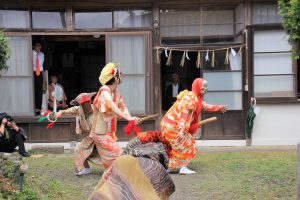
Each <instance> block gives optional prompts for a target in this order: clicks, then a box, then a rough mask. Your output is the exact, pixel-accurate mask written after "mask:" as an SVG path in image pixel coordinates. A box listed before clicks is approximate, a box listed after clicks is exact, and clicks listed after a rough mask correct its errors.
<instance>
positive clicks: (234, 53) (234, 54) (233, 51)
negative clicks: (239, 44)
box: [230, 48, 236, 57]
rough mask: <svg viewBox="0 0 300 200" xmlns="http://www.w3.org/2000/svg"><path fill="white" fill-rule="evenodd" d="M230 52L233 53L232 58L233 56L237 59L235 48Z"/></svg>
mask: <svg viewBox="0 0 300 200" xmlns="http://www.w3.org/2000/svg"><path fill="white" fill-rule="evenodd" d="M230 51H231V54H232V56H233V57H235V56H236V52H235V50H234V49H233V48H231V50H230Z"/></svg>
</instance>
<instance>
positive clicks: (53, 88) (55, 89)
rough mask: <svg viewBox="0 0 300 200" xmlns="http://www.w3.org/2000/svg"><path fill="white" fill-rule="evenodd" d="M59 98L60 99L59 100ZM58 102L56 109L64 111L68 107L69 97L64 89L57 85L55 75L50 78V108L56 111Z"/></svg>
mask: <svg viewBox="0 0 300 200" xmlns="http://www.w3.org/2000/svg"><path fill="white" fill-rule="evenodd" d="M57 96H59V97H60V98H59V99H57ZM55 101H56V109H57V110H62V109H65V108H67V107H68V105H67V97H66V94H65V92H64V88H63V86H62V85H61V84H59V83H57V76H56V75H53V76H51V77H50V85H49V103H48V104H49V106H50V108H52V109H54V107H55V106H54V103H55Z"/></svg>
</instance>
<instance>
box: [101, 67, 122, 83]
mask: <svg viewBox="0 0 300 200" xmlns="http://www.w3.org/2000/svg"><path fill="white" fill-rule="evenodd" d="M118 66H119V64H115V63H107V64H106V65H105V66H104V67H103V69H102V71H101V73H100V76H99V81H100V83H101V84H102V85H105V84H106V83H107V82H108V81H109V80H110V79H112V78H113V77H114V76H115V75H116V74H117V67H118Z"/></svg>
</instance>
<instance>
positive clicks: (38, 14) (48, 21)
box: [32, 11, 66, 29]
mask: <svg viewBox="0 0 300 200" xmlns="http://www.w3.org/2000/svg"><path fill="white" fill-rule="evenodd" d="M32 28H34V29H64V28H66V12H65V11H61V12H59V11H51V12H44V11H33V12H32Z"/></svg>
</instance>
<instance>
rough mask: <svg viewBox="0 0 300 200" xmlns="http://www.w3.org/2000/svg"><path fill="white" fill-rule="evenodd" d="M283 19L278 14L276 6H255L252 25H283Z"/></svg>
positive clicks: (253, 7)
mask: <svg viewBox="0 0 300 200" xmlns="http://www.w3.org/2000/svg"><path fill="white" fill-rule="evenodd" d="M281 22H282V17H281V16H280V15H279V14H278V7H277V5H276V4H257V3H255V4H253V5H252V24H266V23H281Z"/></svg>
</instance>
